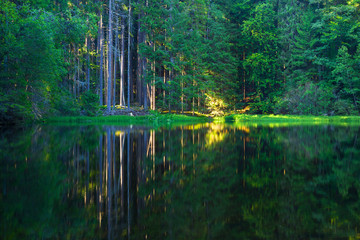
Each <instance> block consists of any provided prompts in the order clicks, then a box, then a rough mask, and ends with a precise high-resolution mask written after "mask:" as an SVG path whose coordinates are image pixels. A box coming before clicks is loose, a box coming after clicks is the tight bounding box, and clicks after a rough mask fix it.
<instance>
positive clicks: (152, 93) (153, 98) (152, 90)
mask: <svg viewBox="0 0 360 240" xmlns="http://www.w3.org/2000/svg"><path fill="white" fill-rule="evenodd" d="M153 44H154V55H155V50H156V46H155V37H154V40H153ZM152 67H153V80H152V83H151V110H155V77H156V74H155V71H156V66H155V57H154V61H153V66H152Z"/></svg>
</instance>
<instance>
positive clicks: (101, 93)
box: [99, 14, 104, 106]
mask: <svg viewBox="0 0 360 240" xmlns="http://www.w3.org/2000/svg"><path fill="white" fill-rule="evenodd" d="M99 29H100V74H99V75H100V76H99V81H100V84H99V85H100V86H99V88H100V89H99V97H100V105H101V106H102V105H103V76H104V69H103V65H104V63H103V62H104V46H103V38H104V34H103V27H102V14H100V23H99Z"/></svg>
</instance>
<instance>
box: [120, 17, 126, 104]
mask: <svg viewBox="0 0 360 240" xmlns="http://www.w3.org/2000/svg"><path fill="white" fill-rule="evenodd" d="M124 52H125V20H124V18H122V19H121V55H120V106H122V107H123V106H125V91H124V81H125V77H124Z"/></svg>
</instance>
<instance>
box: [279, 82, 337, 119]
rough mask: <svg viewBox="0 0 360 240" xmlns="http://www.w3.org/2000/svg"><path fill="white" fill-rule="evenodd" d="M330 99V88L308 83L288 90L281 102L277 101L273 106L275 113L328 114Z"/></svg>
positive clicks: (331, 95)
mask: <svg viewBox="0 0 360 240" xmlns="http://www.w3.org/2000/svg"><path fill="white" fill-rule="evenodd" d="M332 98H333V94H332V89H331V87H330V86H327V85H321V84H317V85H315V84H314V83H312V82H308V83H305V84H303V85H300V86H298V87H297V88H295V89H293V90H290V91H289V92H288V93H287V94H286V95H285V97H284V98H283V99H282V100H278V101H277V102H276V105H275V113H290V114H299V115H322V114H329V113H330V112H331V105H332V102H331V101H332Z"/></svg>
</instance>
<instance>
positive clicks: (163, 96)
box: [0, 0, 360, 122]
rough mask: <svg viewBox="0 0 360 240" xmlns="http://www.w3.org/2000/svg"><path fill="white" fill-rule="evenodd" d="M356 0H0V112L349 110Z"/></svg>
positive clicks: (357, 68)
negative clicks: (131, 109) (129, 109)
mask: <svg viewBox="0 0 360 240" xmlns="http://www.w3.org/2000/svg"><path fill="white" fill-rule="evenodd" d="M359 4H360V1H359V0H348V1H344V0H309V1H308V0H301V1H295V0H253V1H251V0H156V1H148V0H145V1H144V0H133V1H131V0H116V1H115V0H106V1H101V0H93V1H83V0H66V1H65V0H52V1H50V0H26V1H24V0H1V6H0V24H1V27H0V121H8V122H9V121H10V122H14V121H19V120H24V119H40V118H43V117H47V116H56V115H80V114H84V115H96V114H98V112H99V109H100V110H102V111H104V112H105V111H111V109H112V108H114V107H115V106H117V107H118V108H119V107H122V108H130V107H137V108H144V109H145V110H147V109H149V110H159V111H177V112H184V111H187V112H195V111H196V112H203V113H212V114H223V113H226V112H230V111H232V112H236V111H240V110H244V109H245V110H248V112H250V113H263V114H265V113H276V114H312V115H334V114H335V115H352V114H359V110H360V108H359V104H360V100H359V99H360V75H359V73H360V47H359V46H360V45H359V44H360V21H359V18H360V14H359V12H360V7H359Z"/></svg>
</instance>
